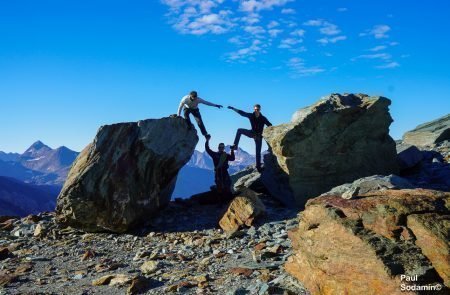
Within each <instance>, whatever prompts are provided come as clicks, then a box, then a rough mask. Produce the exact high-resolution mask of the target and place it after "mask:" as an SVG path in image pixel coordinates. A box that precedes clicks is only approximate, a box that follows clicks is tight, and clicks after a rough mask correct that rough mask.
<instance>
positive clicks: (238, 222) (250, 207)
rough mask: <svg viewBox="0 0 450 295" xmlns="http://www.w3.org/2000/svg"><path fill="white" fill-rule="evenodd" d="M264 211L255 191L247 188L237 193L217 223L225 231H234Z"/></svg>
mask: <svg viewBox="0 0 450 295" xmlns="http://www.w3.org/2000/svg"><path fill="white" fill-rule="evenodd" d="M264 211H265V207H264V204H263V203H262V202H261V200H260V199H259V198H258V196H257V195H256V193H255V192H253V191H251V190H249V189H247V190H244V191H242V192H240V193H239V195H238V196H236V197H235V198H234V199H233V201H231V203H230V205H229V206H228V209H227V212H226V213H225V214H224V216H223V217H222V218H221V219H220V221H219V225H220V227H221V228H222V229H223V230H224V231H225V232H231V233H232V232H235V231H237V230H238V229H239V228H240V227H242V226H251V225H252V224H253V221H254V220H255V218H257V217H258V216H260V215H261V214H263V213H264Z"/></svg>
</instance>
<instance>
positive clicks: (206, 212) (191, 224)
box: [132, 191, 298, 235]
mask: <svg viewBox="0 0 450 295" xmlns="http://www.w3.org/2000/svg"><path fill="white" fill-rule="evenodd" d="M258 196H259V197H260V198H261V201H262V202H263V203H264V205H265V207H266V213H265V214H264V215H263V216H261V217H259V218H257V219H256V220H255V223H254V225H255V226H260V225H263V224H265V223H269V222H274V221H282V220H285V219H289V218H293V217H295V216H296V215H297V213H298V210H296V209H293V208H289V207H285V206H284V205H283V204H282V203H281V202H280V201H279V200H277V199H275V198H273V197H272V196H270V195H269V194H267V193H259V194H258ZM230 202H231V200H226V199H223V198H221V197H220V196H218V195H217V193H216V192H214V191H209V192H204V193H201V194H197V195H194V196H192V197H191V198H190V199H176V200H175V201H172V202H170V203H169V205H168V206H167V207H166V208H165V209H163V210H161V212H160V214H159V215H158V217H156V218H154V219H152V220H151V221H150V222H149V224H147V225H145V226H143V227H141V228H140V229H136V230H135V231H134V232H132V234H136V235H146V234H148V233H149V232H192V231H196V230H197V231H202V230H208V229H218V228H219V220H220V219H221V218H222V216H223V215H224V214H225V212H226V210H227V209H228V206H229V204H230Z"/></svg>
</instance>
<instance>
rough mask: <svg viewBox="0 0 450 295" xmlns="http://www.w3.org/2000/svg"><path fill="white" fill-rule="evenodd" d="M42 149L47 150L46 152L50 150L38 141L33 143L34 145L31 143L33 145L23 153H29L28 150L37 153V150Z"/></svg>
mask: <svg viewBox="0 0 450 295" xmlns="http://www.w3.org/2000/svg"><path fill="white" fill-rule="evenodd" d="M43 148H45V149H47V150H51V148H50V147H49V146H48V145H46V144H45V143H43V142H42V141H40V140H38V141H36V142H34V143H33V144H32V145H31V146H30V147H29V148H28V149H27V150H26V151H25V153H26V152H27V151H29V150H34V151H38V150H40V149H43Z"/></svg>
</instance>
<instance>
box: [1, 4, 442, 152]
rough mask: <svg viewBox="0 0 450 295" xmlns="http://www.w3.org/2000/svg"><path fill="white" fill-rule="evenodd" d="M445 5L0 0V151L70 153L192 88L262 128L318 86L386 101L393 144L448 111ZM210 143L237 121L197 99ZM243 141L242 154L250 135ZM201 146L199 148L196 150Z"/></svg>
mask: <svg viewBox="0 0 450 295" xmlns="http://www.w3.org/2000/svg"><path fill="white" fill-rule="evenodd" d="M449 8H450V4H449V2H448V1H444V0H442V1H393V0H390V1H385V0H380V1H360V0H353V1H320V0H315V1H312V0H311V1H299V0H298V1H294V0H293V1H286V0H265V1H263V0H259V1H255V0H251V1H233V0H211V1H208V0H165V1H148V0H147V1H114V0H108V1H93V0H92V1H60V0H58V1H45V0H40V1H36V0H32V1H25V0H23V1H1V2H0V42H1V43H0V139H1V140H0V150H2V151H7V152H23V151H24V150H25V149H26V148H27V147H28V146H29V145H30V144H31V143H32V142H34V141H35V140H37V139H40V140H42V141H43V142H45V143H47V144H48V145H50V146H52V147H57V146H60V145H66V146H68V147H69V148H71V149H74V150H78V151H79V150H81V149H82V148H83V147H84V146H85V145H86V144H88V143H89V142H90V141H91V140H92V139H93V137H94V135H95V133H96V130H97V129H98V127H99V126H100V125H103V124H110V123H115V122H122V121H137V120H139V119H145V118H157V117H162V116H167V115H169V114H173V113H175V112H176V109H177V107H178V103H179V100H180V98H181V97H182V96H183V95H184V94H187V92H189V91H190V90H192V89H196V90H198V92H199V94H200V96H201V97H203V98H205V99H207V100H210V101H212V102H215V103H219V104H223V105H225V106H226V105H233V106H235V107H237V108H240V109H244V110H250V109H251V107H252V105H253V104H254V103H256V102H258V103H260V104H262V106H263V109H262V111H263V113H264V114H265V115H266V116H267V117H268V118H269V119H270V120H271V121H272V123H274V124H281V123H283V122H287V121H288V120H289V119H290V117H291V115H292V113H294V111H295V110H296V109H298V108H300V107H304V106H307V105H309V104H311V103H313V102H315V101H316V100H317V99H318V98H320V97H321V96H324V95H326V94H328V93H331V92H362V93H368V94H370V95H384V96H387V97H389V98H391V99H392V101H393V104H392V107H391V114H392V116H393V117H394V120H395V122H394V123H393V125H392V126H391V134H392V136H393V137H394V138H400V137H401V135H402V134H403V133H404V132H405V131H407V130H409V129H412V128H414V127H415V126H416V125H418V124H419V123H422V122H425V121H429V120H432V119H434V118H437V117H439V116H442V115H444V114H447V113H449V111H450V75H449V72H450V71H449V68H450V58H449V56H448V55H449V52H450V41H449V38H448V34H449V33H448V31H449V28H450V18H449V12H450V9H449ZM201 112H202V115H203V118H204V121H205V124H206V127H207V128H208V131H209V132H210V133H211V134H212V135H213V139H212V140H213V144H214V145H216V144H217V143H218V142H219V141H224V142H225V143H231V142H232V139H233V137H234V133H235V130H236V129H237V128H238V127H248V126H249V125H248V122H247V120H246V119H245V118H242V117H238V116H237V115H236V114H235V113H234V112H232V111H230V110H226V109H225V110H218V109H215V108H211V107H207V106H202V107H201ZM241 146H242V147H243V148H244V149H247V150H249V151H250V152H253V147H252V145H251V141H250V140H243V142H242V145H241ZM199 149H202V148H201V143H200V146H199Z"/></svg>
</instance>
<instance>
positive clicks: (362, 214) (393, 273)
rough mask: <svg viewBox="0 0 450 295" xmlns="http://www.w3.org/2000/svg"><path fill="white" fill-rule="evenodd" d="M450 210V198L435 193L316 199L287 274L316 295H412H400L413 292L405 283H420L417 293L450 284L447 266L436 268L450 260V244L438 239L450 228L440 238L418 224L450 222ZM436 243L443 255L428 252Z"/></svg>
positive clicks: (304, 216) (297, 234)
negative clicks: (409, 278)
mask: <svg viewBox="0 0 450 295" xmlns="http://www.w3.org/2000/svg"><path fill="white" fill-rule="evenodd" d="M449 204H450V194H449V193H442V192H437V191H429V190H396V191H394V190H386V191H378V192H374V193H371V194H370V195H364V196H362V197H361V198H358V199H353V200H345V199H342V198H341V197H339V196H331V195H326V196H322V197H319V198H315V199H312V200H310V201H309V202H308V204H307V206H306V209H305V210H304V211H303V212H302V213H301V216H300V217H301V219H300V222H299V227H298V229H296V230H294V231H291V232H290V233H289V236H290V238H291V240H292V245H293V248H294V253H295V254H294V255H293V256H291V257H290V258H289V260H288V262H287V264H286V265H285V268H286V270H287V271H288V272H289V273H291V274H292V275H293V276H295V277H296V278H297V279H299V280H300V281H301V282H302V283H303V284H304V285H305V286H306V287H307V288H308V289H309V291H311V292H312V294H408V293H407V292H402V291H401V285H402V284H408V282H406V281H405V280H401V275H411V276H412V275H417V280H418V281H417V282H412V284H414V285H427V284H436V283H443V282H448V263H447V264H446V262H445V259H444V262H439V263H435V262H434V261H436V260H437V259H441V260H442V258H443V256H442V255H444V256H445V253H447V259H448V248H445V247H444V246H445V245H444V244H445V243H448V242H447V241H448V236H447V239H445V235H439V234H437V233H442V232H445V231H447V233H448V223H447V225H446V224H445V223H444V222H442V223H440V224H436V225H435V226H436V227H437V228H438V229H437V230H433V229H432V227H431V224H430V223H428V225H425V226H424V224H427V222H424V221H421V222H419V221H418V220H422V219H425V220H430V219H429V218H431V216H427V215H428V214H430V212H432V213H433V214H435V217H434V219H438V218H442V219H443V220H447V221H448V219H447V217H445V216H448V215H449V208H448V207H449ZM416 215H417V216H416ZM405 231H407V232H408V234H411V233H412V234H411V235H410V236H408V235H407V234H406V233H405ZM405 237H410V239H405ZM433 239H434V240H433ZM430 240H431V241H432V242H431V243H432V244H434V245H436V246H435V247H436V248H439V250H435V251H431V248H434V246H433V245H428V246H424V243H425V241H430ZM447 245H448V244H447ZM428 248H430V249H428ZM426 249H428V250H426ZM445 249H447V252H445ZM440 255H441V256H440ZM447 261H448V260H447ZM446 265H447V266H446ZM446 270H447V274H446ZM445 276H447V277H445ZM444 289H445V286H444ZM444 289H443V290H442V291H441V292H444V293H443V294H445V292H448V289H446V290H444ZM411 294H415V293H411ZM436 294H440V293H439V292H436Z"/></svg>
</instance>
